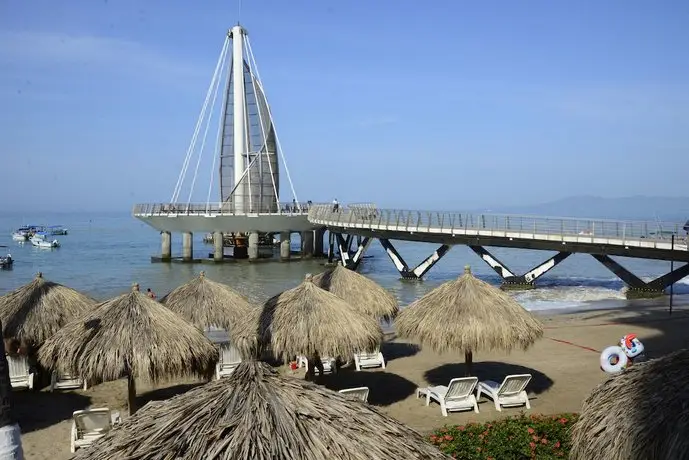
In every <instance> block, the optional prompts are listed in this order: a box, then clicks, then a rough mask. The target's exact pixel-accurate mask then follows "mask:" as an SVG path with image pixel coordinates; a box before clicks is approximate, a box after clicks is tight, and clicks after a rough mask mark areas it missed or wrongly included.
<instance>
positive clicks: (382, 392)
mask: <svg viewBox="0 0 689 460" xmlns="http://www.w3.org/2000/svg"><path fill="white" fill-rule="evenodd" d="M316 383H319V384H321V385H325V387H326V388H329V389H331V390H334V391H339V390H343V389H345V388H356V387H368V389H369V394H368V402H369V404H372V405H374V406H389V405H390V404H394V403H396V402H397V401H401V400H403V399H406V398H407V397H408V396H410V395H412V394H413V393H414V391H416V385H415V384H414V383H412V382H410V381H409V380H407V379H405V378H404V377H400V376H399V375H397V374H391V373H389V372H385V371H374V370H369V371H367V370H363V371H360V372H357V371H355V370H353V369H349V368H345V369H340V372H338V373H337V374H330V375H325V376H323V377H321V378H320V379H318V378H317V380H316Z"/></svg>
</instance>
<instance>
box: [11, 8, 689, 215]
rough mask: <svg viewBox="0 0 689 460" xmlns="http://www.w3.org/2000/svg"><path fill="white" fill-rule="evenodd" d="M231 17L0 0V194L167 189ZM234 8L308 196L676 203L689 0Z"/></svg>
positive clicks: (687, 121)
mask: <svg viewBox="0 0 689 460" xmlns="http://www.w3.org/2000/svg"><path fill="white" fill-rule="evenodd" d="M202 5H203V7H202ZM237 11H238V8H237V2H232V1H227V0H225V1H216V0H205V1H204V2H191V1H181V0H165V1H162V0H149V1H146V2H141V1H133V0H117V1H115V0H109V1H90V2H87V1H85V0H81V1H73V2H54V1H47V0H33V1H31V2H22V1H19V0H5V1H3V2H2V3H0V107H2V110H0V139H1V140H2V143H1V144H0V152H1V158H2V161H1V162H0V168H1V169H0V171H1V172H2V175H3V179H2V181H0V208H1V209H6V210H11V209H18V208H19V209H21V208H23V209H26V208H28V207H31V208H32V209H36V210H38V209H64V210H65V211H72V210H103V211H116V210H123V211H126V210H128V209H129V208H130V207H131V205H132V204H133V203H135V202H154V201H166V200H169V199H170V196H171V194H172V190H173V188H174V185H175V182H176V180H177V176H178V174H179V171H180V168H181V165H182V162H183V160H184V156H185V153H186V149H187V146H188V144H189V140H190V138H191V135H192V132H193V129H194V124H195V123H196V118H197V116H198V113H199V110H200V107H201V105H202V103H203V99H204V96H205V92H206V89H207V87H208V84H209V82H210V79H211V76H212V73H213V67H214V65H215V62H216V60H217V58H218V54H219V52H220V48H221V47H222V43H223V39H224V35H225V33H226V30H227V28H228V27H230V26H232V25H233V24H234V23H236V22H237V19H238V14H237ZM240 20H241V22H242V23H243V24H244V25H245V27H246V28H247V29H248V31H249V34H250V37H251V42H252V47H253V50H254V53H255V56H256V59H257V62H258V65H259V71H260V74H261V77H262V78H263V83H264V86H265V88H266V92H267V96H268V99H269V102H270V104H271V106H272V110H273V115H274V116H275V119H276V124H277V129H278V134H279V136H280V140H281V143H282V146H283V148H284V153H285V155H286V157H287V161H288V165H289V168H290V172H291V173H292V177H293V180H294V183H295V186H296V189H297V193H298V196H299V198H300V200H302V201H306V200H308V199H311V200H313V201H321V200H327V201H330V200H331V199H332V198H333V197H334V196H336V197H337V198H338V199H339V200H340V201H341V202H351V201H357V202H360V201H375V202H377V203H379V204H381V205H384V206H398V207H409V208H435V209H438V208H448V209H461V208H476V207H483V206H497V205H501V204H503V205H512V204H514V205H520V204H530V203H539V202H544V201H549V200H550V199H551V198H552V199H557V198H561V197H565V196H570V195H579V194H587V195H592V194H594V195H602V196H627V195H636V194H646V195H666V196H673V195H674V196H677V195H687V193H686V177H687V170H688V169H689V153H688V152H687V150H688V147H689V60H687V56H688V55H689V28H687V27H686V25H687V24H689V3H687V2H681V1H661V2H645V1H639V0H632V1H607V2H593V1H579V2H552V1H536V0H533V1H525V2H509V1H488V2H465V1H450V0H447V1H441V0H436V1H432V2H419V1H406V0H396V1H394V2H392V1H388V2H382V1H378V2H373V1H363V0H351V1H347V2H344V1H343V2H332V1H314V0H311V1H305V0H292V1H289V2H287V1H284V0H283V1H278V0H255V1H248V0H245V1H244V5H243V8H242V12H241V17H240ZM211 139H213V138H211ZM208 144H209V146H210V147H212V144H213V142H209V143H208ZM211 155H212V153H211V151H210V149H208V150H206V152H205V153H204V161H203V162H202V164H201V167H200V176H199V179H198V180H197V186H196V189H197V190H195V192H194V195H193V198H194V201H201V202H205V200H206V193H207V187H208V183H209V177H210V173H211V160H210V158H211ZM283 177H284V176H283ZM282 189H283V191H284V192H285V193H283V200H285V201H291V198H292V197H291V194H290V193H289V192H288V186H287V182H286V181H283V185H282ZM183 195H184V194H183Z"/></svg>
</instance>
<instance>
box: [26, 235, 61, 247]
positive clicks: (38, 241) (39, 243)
mask: <svg viewBox="0 0 689 460" xmlns="http://www.w3.org/2000/svg"><path fill="white" fill-rule="evenodd" d="M29 241H31V244H32V245H34V246H35V247H37V248H45V249H53V248H59V247H60V242H59V241H58V240H53V241H48V240H45V239H43V238H41V237H38V236H32V237H31V238H30V239H29Z"/></svg>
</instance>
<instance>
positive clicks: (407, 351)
mask: <svg viewBox="0 0 689 460" xmlns="http://www.w3.org/2000/svg"><path fill="white" fill-rule="evenodd" d="M420 350H421V349H420V348H419V346H418V345H414V344H413V343H406V342H383V344H382V345H381V346H380V351H381V352H382V353H383V356H384V357H385V361H394V360H395V359H399V358H407V357H409V356H414V355H415V354H417V353H418V352H419V351H420Z"/></svg>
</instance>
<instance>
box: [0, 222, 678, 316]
mask: <svg viewBox="0 0 689 460" xmlns="http://www.w3.org/2000/svg"><path fill="white" fill-rule="evenodd" d="M24 224H35V225H64V226H66V227H67V228H69V235H66V236H57V237H55V238H57V239H58V240H59V241H60V243H61V247H60V248H58V249H39V248H35V247H33V246H31V244H30V243H28V242H27V243H26V244H23V245H22V244H20V243H17V242H14V241H12V238H11V233H12V231H13V230H14V229H16V228H18V227H20V226H21V225H24ZM202 238H203V235H194V255H195V257H197V258H202V257H207V256H208V253H209V252H212V246H211V245H205V244H203V242H202ZM0 245H6V246H7V247H6V248H0V252H9V253H11V254H12V257H13V258H14V260H15V262H14V268H13V269H12V270H3V271H0V295H1V294H5V293H7V292H9V291H11V290H13V289H16V288H17V287H19V286H21V285H23V284H25V283H28V282H29V281H31V279H32V278H33V277H34V276H35V274H36V273H37V272H39V271H40V272H42V273H43V276H44V277H45V278H47V279H49V280H51V281H56V282H59V283H62V284H65V285H67V286H70V287H73V288H75V289H78V290H81V291H83V292H85V293H87V294H89V295H91V296H93V297H94V298H96V299H102V300H104V299H107V298H110V297H113V296H116V295H119V294H121V293H123V292H126V291H127V290H129V289H130V288H131V285H132V283H134V282H138V283H139V284H140V285H141V288H142V289H143V290H145V289H146V288H149V287H150V288H151V289H153V291H154V292H156V293H157V294H158V296H159V297H162V296H163V295H164V294H165V293H167V292H169V291H170V290H172V289H174V288H175V287H177V286H179V285H180V284H183V283H185V282H187V281H188V280H189V279H191V278H192V277H193V276H196V275H197V274H198V273H199V272H200V271H201V270H205V271H206V274H207V276H209V277H210V278H212V279H214V280H217V281H221V282H224V283H227V284H229V285H230V286H233V287H234V288H236V289H237V290H239V291H240V292H242V293H244V294H245V295H247V296H248V297H249V298H250V299H252V300H254V301H256V302H261V301H263V300H266V299H267V298H269V297H270V296H272V295H274V294H277V293H279V292H281V291H283V290H285V289H289V288H292V287H294V286H296V285H297V284H299V283H300V282H301V281H302V280H303V279H304V276H305V274H306V273H318V272H320V271H322V270H324V267H323V261H322V260H310V261H299V262H290V263H280V262H275V263H261V264H249V263H246V262H240V263H229V264H218V265H216V264H200V263H199V264H180V263H172V264H168V263H151V261H150V257H151V255H158V254H159V253H160V235H159V233H158V232H157V231H156V230H155V229H153V228H151V227H149V226H147V225H146V224H144V223H142V222H141V221H139V220H137V219H134V218H133V217H131V216H130V215H129V214H127V213H121V214H97V213H90V214H89V213H82V214H28V213H27V214H25V215H16V214H15V215H12V214H6V215H4V216H0ZM292 246H293V249H294V250H298V248H299V241H298V240H296V241H293V242H292ZM395 247H396V248H397V249H398V251H399V252H400V253H401V254H402V256H403V257H404V258H405V260H406V261H407V263H408V264H409V265H410V266H413V265H416V264H417V263H419V262H420V261H421V260H423V259H424V258H425V257H427V256H428V255H430V254H431V252H432V251H433V250H434V249H435V245H430V244H425V243H410V242H398V243H397V244H395ZM489 250H490V251H491V252H492V253H493V254H494V255H495V256H496V257H498V258H499V259H500V260H501V261H502V262H503V263H505V264H506V265H508V267H510V268H511V269H512V270H514V271H517V272H519V273H523V272H525V271H527V270H528V269H530V268H532V267H533V266H534V265H537V264H538V263H540V262H542V261H544V260H545V259H547V258H548V257H550V256H551V255H552V254H553V253H552V252H548V251H531V250H520V249H504V248H489ZM180 252H181V235H173V255H174V254H175V253H177V254H179V253H180ZM366 255H367V256H368V257H367V258H366V259H364V261H363V262H362V263H361V265H360V267H359V272H360V273H362V274H364V275H366V276H369V277H370V278H372V279H373V280H375V281H376V282H378V283H380V284H381V285H383V286H384V287H386V288H388V289H390V290H391V291H392V292H393V293H394V294H395V295H396V296H397V297H398V299H399V300H400V304H401V305H402V306H405V305H407V304H409V303H411V302H413V301H414V300H415V299H417V298H419V297H420V296H422V295H423V294H425V293H426V292H428V291H429V290H430V289H433V288H434V287H436V286H438V285H439V284H441V283H442V282H444V281H447V280H450V279H453V278H456V277H457V276H459V275H461V273H462V272H463V270H464V266H465V265H470V266H471V268H472V272H473V273H474V274H475V275H476V276H478V277H479V278H481V279H484V280H486V281H488V282H490V283H492V284H495V285H498V284H500V278H499V277H498V276H497V275H496V274H495V272H493V270H492V269H491V268H490V267H488V265H486V264H485V263H484V262H483V261H482V260H481V259H480V258H479V257H478V256H477V255H476V254H474V253H473V251H471V250H470V249H469V248H467V247H465V246H455V247H453V248H452V249H451V250H450V252H449V253H448V254H447V255H446V256H445V257H444V258H443V259H442V260H441V261H440V262H438V264H436V266H435V267H433V268H432V269H431V270H430V271H429V272H428V274H427V275H426V277H425V279H424V280H423V281H422V282H409V281H402V280H400V279H399V274H398V272H397V270H396V269H395V267H394V265H393V264H392V262H391V261H390V259H389V258H388V257H387V255H386V253H385V252H384V250H383V249H382V247H381V246H380V243H378V242H377V241H374V242H373V243H372V244H371V245H370V246H369V248H368V251H367V253H366ZM617 260H618V261H620V263H622V265H624V266H625V267H627V268H629V269H631V270H632V271H633V272H634V273H636V274H637V275H638V276H639V277H641V278H642V279H647V280H650V279H653V278H655V277H657V276H660V275H662V274H664V273H666V272H667V271H669V268H670V263H669V262H665V261H649V260H642V259H628V258H618V259H617ZM537 285H538V286H539V288H538V289H535V290H532V291H521V292H515V293H513V294H512V295H514V296H515V298H516V299H517V300H518V301H519V302H520V303H521V304H522V305H524V306H525V307H526V308H527V309H529V310H557V309H571V308H577V309H588V308H616V307H623V306H624V305H627V304H628V302H627V301H626V300H625V298H624V294H623V288H624V284H623V283H622V281H620V280H619V279H618V278H617V277H615V275H613V274H612V273H611V272H609V271H608V270H607V269H606V268H605V267H603V266H602V265H601V264H600V263H598V262H597V261H596V260H594V259H593V258H592V257H591V256H589V255H586V254H574V255H572V256H570V257H569V258H568V259H566V260H565V261H563V262H562V263H561V264H560V265H559V266H557V267H556V268H554V269H553V270H551V271H550V272H548V273H547V274H545V275H544V276H543V277H542V278H541V279H539V280H538V281H537ZM674 293H675V295H676V296H679V300H682V299H686V300H689V278H685V279H684V280H681V281H680V282H678V283H677V284H676V285H675V287H674Z"/></svg>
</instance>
